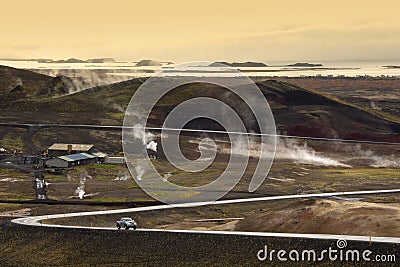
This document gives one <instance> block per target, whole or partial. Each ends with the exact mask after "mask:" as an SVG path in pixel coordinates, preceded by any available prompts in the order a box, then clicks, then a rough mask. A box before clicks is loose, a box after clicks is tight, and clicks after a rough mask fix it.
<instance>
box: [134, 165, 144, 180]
mask: <svg viewBox="0 0 400 267" xmlns="http://www.w3.org/2000/svg"><path fill="white" fill-rule="evenodd" d="M135 171H136V174H137V176H136V179H138V180H139V181H140V180H142V176H143V175H144V173H145V171H144V169H143V167H142V166H141V165H136V167H135Z"/></svg>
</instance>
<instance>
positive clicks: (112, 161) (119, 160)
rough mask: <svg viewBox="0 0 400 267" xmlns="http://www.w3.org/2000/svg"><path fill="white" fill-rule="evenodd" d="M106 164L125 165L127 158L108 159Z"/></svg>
mask: <svg viewBox="0 0 400 267" xmlns="http://www.w3.org/2000/svg"><path fill="white" fill-rule="evenodd" d="M104 163H108V164H125V158H124V157H106V158H105V161H104Z"/></svg>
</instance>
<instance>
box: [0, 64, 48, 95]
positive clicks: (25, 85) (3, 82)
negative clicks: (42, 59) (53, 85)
mask: <svg viewBox="0 0 400 267" xmlns="http://www.w3.org/2000/svg"><path fill="white" fill-rule="evenodd" d="M52 79H53V77H50V76H46V75H43V74H39V73H36V72H32V71H27V70H21V69H16V68H11V67H6V66H0V96H5V95H7V94H8V93H10V92H12V91H13V90H14V89H15V90H14V91H17V92H18V91H19V92H21V91H25V92H26V93H27V95H35V94H36V93H37V92H38V91H39V90H40V89H41V88H43V87H45V86H46V84H47V83H49V82H50V81H51V80H52Z"/></svg>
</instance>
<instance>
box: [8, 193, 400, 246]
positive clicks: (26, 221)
mask: <svg viewBox="0 0 400 267" xmlns="http://www.w3.org/2000/svg"><path fill="white" fill-rule="evenodd" d="M390 193H400V189H391V190H370V191H350V192H334V193H320V194H303V195H285V196H269V197H257V198H244V199H231V200H219V201H214V202H197V203H182V204H174V205H157V206H149V207H138V208H128V209H116V210H105V211H91V212H75V213H63V214H51V215H43V216H34V217H24V218H18V219H13V220H12V222H13V223H16V224H22V225H30V226H41V227H58V228H78V229H93V230H96V229H97V230H113V231H115V230H117V229H116V228H107V227H87V226H70V225H56V224H46V223H42V221H43V220H48V219H57V218H68V217H80V216H91V215H105V214H120V213H130V212H141V211H152V210H163V209H173V208H191V207H198V206H203V205H223V204H237V203H248V202H259V201H277V200H283V199H300V198H315V197H321V198H326V197H335V196H349V195H368V194H390ZM137 231H147V232H169V233H192V234H214V235H240V236H258V237H293V238H310V239H327V240H339V239H345V240H352V241H366V242H380V243H393V244H400V237H377V236H354V235H329V234H296V233H265V232H237V231H194V230H163V229H138V230H137Z"/></svg>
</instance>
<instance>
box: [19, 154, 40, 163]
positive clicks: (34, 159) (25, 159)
mask: <svg viewBox="0 0 400 267" xmlns="http://www.w3.org/2000/svg"><path fill="white" fill-rule="evenodd" d="M39 161H40V156H33V155H22V156H20V157H19V163H21V164H39Z"/></svg>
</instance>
